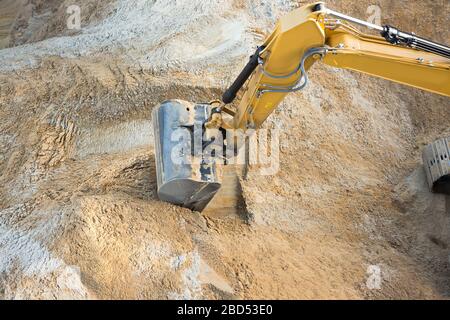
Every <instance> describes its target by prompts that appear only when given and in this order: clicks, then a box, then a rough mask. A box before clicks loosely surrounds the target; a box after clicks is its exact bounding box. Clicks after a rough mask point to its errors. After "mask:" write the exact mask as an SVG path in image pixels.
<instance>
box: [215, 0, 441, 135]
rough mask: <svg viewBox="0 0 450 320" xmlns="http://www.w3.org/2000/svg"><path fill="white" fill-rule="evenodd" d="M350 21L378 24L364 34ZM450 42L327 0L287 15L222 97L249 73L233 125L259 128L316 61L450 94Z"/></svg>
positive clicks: (226, 100)
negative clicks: (369, 19)
mask: <svg viewBox="0 0 450 320" xmlns="http://www.w3.org/2000/svg"><path fill="white" fill-rule="evenodd" d="M348 22H353V23H356V24H361V25H365V26H367V27H371V28H373V29H377V30H378V31H380V33H381V34H382V35H383V37H381V36H371V35H367V34H363V33H361V32H360V31H358V30H357V29H355V28H354V27H353V26H352V25H351V24H349V23H348ZM449 53H450V51H449V48H448V47H446V46H444V45H440V44H437V43H434V42H432V41H429V40H426V39H423V38H420V37H417V36H415V35H414V34H410V33H404V32H402V31H399V30H397V29H395V28H393V27H390V26H384V27H381V26H376V25H373V24H369V23H366V22H363V21H361V20H358V19H355V18H351V17H348V16H345V15H343V14H340V13H337V12H334V11H332V10H328V9H327V8H325V6H324V4H323V3H321V2H318V3H314V4H311V5H307V6H304V7H302V8H299V9H296V10H294V11H292V12H290V13H289V14H287V15H286V16H285V17H283V18H281V19H280V21H279V22H278V24H277V25H276V28H275V30H274V32H273V33H272V34H271V35H270V36H269V37H268V38H267V39H266V41H265V42H264V44H263V45H262V46H261V47H259V48H258V50H257V51H256V53H255V54H254V55H253V56H252V57H251V59H250V60H251V61H250V62H249V64H248V65H247V66H246V69H244V70H243V73H242V74H241V75H240V77H239V78H238V79H237V80H236V81H235V83H234V84H233V85H232V87H230V89H229V90H227V92H225V94H224V96H223V98H222V100H223V102H224V103H225V104H227V103H230V102H231V101H232V100H233V99H234V97H235V96H236V92H237V90H239V88H240V87H241V86H242V85H243V83H244V82H245V80H246V79H247V78H249V80H248V82H247V84H246V90H245V92H244V94H243V97H242V100H241V102H240V104H239V106H238V108H237V110H236V112H235V114H234V117H233V122H232V123H230V124H228V126H229V127H233V128H240V129H247V128H258V127H260V126H261V124H262V123H263V122H264V121H265V120H266V119H267V117H268V116H269V115H270V114H271V113H272V112H273V110H274V109H275V108H276V107H277V106H278V104H279V103H280V102H281V101H282V100H283V98H284V97H285V96H286V95H287V94H288V93H290V92H295V91H298V90H300V89H302V88H303V87H304V86H305V85H306V83H307V81H308V76H307V71H308V69H309V68H311V66H312V65H313V64H314V63H315V62H316V61H319V60H321V61H322V62H323V63H325V64H327V65H330V66H333V67H338V68H345V69H351V70H356V71H359V72H363V73H366V74H370V75H373V76H377V77H380V78H384V79H388V80H391V81H394V82H398V83H402V84H406V85H409V86H412V87H416V88H420V89H423V90H427V91H430V92H434V93H437V94H441V95H445V96H450V58H449V57H450V56H449Z"/></svg>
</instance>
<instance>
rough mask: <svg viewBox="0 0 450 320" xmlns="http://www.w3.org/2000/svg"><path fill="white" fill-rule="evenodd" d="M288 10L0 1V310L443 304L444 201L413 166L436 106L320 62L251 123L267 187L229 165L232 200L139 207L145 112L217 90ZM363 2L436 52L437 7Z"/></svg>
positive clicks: (146, 171) (226, 4)
mask: <svg viewBox="0 0 450 320" xmlns="http://www.w3.org/2000/svg"><path fill="white" fill-rule="evenodd" d="M303 3H304V1H302V2H301V3H297V2H294V1H285V0H276V1H271V2H267V1H256V2H255V1H246V0H242V1H200V0H198V1H196V0H195V1H192V0H189V1H188V0H182V1H172V2H168V1H145V0H137V1H133V2H131V1H125V0H117V1H113V0H107V1H106V0H105V1H90V0H89V1H83V5H82V6H81V12H82V29H81V30H79V31H73V30H66V28H65V19H66V8H67V5H69V1H37V0H36V1H24V2H23V3H19V2H15V5H16V6H15V7H14V6H11V1H8V0H0V8H6V7H8V8H13V9H11V10H8V11H6V10H5V11H4V10H1V11H0V23H2V22H3V21H5V20H8V23H7V25H8V27H7V28H6V27H5V28H2V29H0V41H3V44H4V46H5V47H7V48H5V49H2V50H0V60H1V61H2V63H1V65H0V298H5V299H11V298H55V299H63V298H77V299H78V298H79V299H85V298H160V299H166V298H194V299H195V298H432V297H433V298H443V297H448V295H449V293H450V281H449V280H450V278H449V263H450V261H449V252H448V245H449V243H450V242H449V241H450V215H449V208H450V200H449V199H448V198H446V197H444V196H441V195H433V194H430V193H429V192H428V189H427V186H426V180H425V176H424V172H423V170H422V167H421V158H420V153H421V149H422V147H423V146H424V145H425V144H426V143H428V142H430V141H432V140H434V139H436V138H438V137H440V136H445V135H449V134H450V128H449V127H448V119H449V118H450V102H449V100H448V98H444V97H439V96H437V95H433V94H429V93H425V92H421V91H419V90H414V89H410V88H405V87H403V86H400V85H395V84H391V83H389V82H386V81H383V80H379V79H374V78H371V77H368V76H364V75H360V74H357V73H353V72H349V71H342V70H335V69H331V68H328V67H324V66H319V65H318V66H316V67H314V69H313V70H312V71H311V83H310V85H309V86H308V87H307V88H306V89H305V91H303V92H302V93H299V94H295V95H291V96H289V97H288V98H287V99H286V101H285V102H284V103H283V104H282V105H281V106H280V108H279V109H278V110H277V112H276V113H275V114H274V115H273V116H271V117H270V119H269V121H268V122H267V124H266V127H268V128H269V127H276V128H280V129H282V138H283V139H282V141H283V143H282V148H281V154H280V158H281V165H280V171H279V172H278V173H277V174H276V175H273V176H261V175H259V174H258V172H259V171H258V170H257V168H252V167H250V168H248V170H246V172H245V174H244V175H243V176H242V177H241V179H240V180H239V179H237V178H236V175H233V174H232V173H230V177H231V179H232V183H233V184H235V185H236V187H239V190H241V191H242V195H240V194H239V192H237V193H236V194H233V195H232V197H234V198H233V199H231V200H230V201H231V202H226V203H225V202H221V201H217V202H216V203H215V204H214V207H213V208H212V209H211V208H210V210H209V211H207V212H205V213H204V214H200V213H195V212H194V213H193V212H190V211H189V210H186V209H183V208H179V207H175V206H172V205H169V204H166V203H162V202H160V201H158V199H157V197H156V175H155V165H154V160H153V153H154V151H153V137H152V128H151V121H150V114H151V110H152V108H153V106H154V105H155V104H156V103H158V102H159V101H162V100H165V99H169V98H181V99H185V100H191V101H207V100H211V99H213V98H217V97H219V96H220V93H221V92H222V90H223V89H224V87H225V86H226V84H227V83H229V82H230V81H231V79H232V78H233V77H234V76H235V75H236V74H237V73H238V72H239V70H240V69H241V68H242V66H243V65H244V64H245V62H246V59H247V58H246V57H247V56H248V54H249V53H251V52H252V51H253V49H254V47H255V46H256V45H257V44H259V43H260V42H261V41H262V39H263V38H264V34H265V33H266V32H269V31H270V30H271V28H272V27H273V25H274V23H275V21H276V19H277V18H278V17H279V16H280V15H281V14H283V13H284V12H287V11H289V10H291V9H293V8H295V7H297V6H299V5H301V4H303ZM378 3H379V5H380V7H381V8H382V19H383V21H382V22H383V23H390V24H393V25H397V26H398V27H400V28H403V29H406V30H410V31H415V32H416V33H418V34H421V35H426V36H428V37H431V38H433V39H434V40H436V41H441V42H447V43H448V42H450V41H449V33H448V30H447V29H445V28H442V27H439V26H445V25H448V16H449V13H450V8H449V4H448V2H447V1H444V0H442V1H388V0H383V1H379V2H378ZM70 4H72V3H70ZM371 4H372V3H371V2H370V1H360V2H357V3H356V2H354V1H329V2H328V5H329V6H330V7H333V8H335V9H336V10H340V11H343V12H345V13H348V14H351V15H354V16H357V17H361V18H364V17H366V15H367V7H368V6H369V5H371ZM5 12H6V13H7V14H6V13H5ZM180 13H183V14H180ZM5 16H7V17H6V18H5ZM2 26H3V24H2ZM6 29H8V30H9V31H8V32H6V31H5V30H6ZM6 42H7V45H6V44H5V43H6ZM238 171H240V170H238ZM230 190H231V189H230ZM230 194H231V193H230ZM236 197H238V198H239V199H236ZM230 203H233V206H232V207H230V206H229V204H230ZM218 212H219V213H220V214H217V213H218ZM374 266H375V267H377V268H379V270H380V272H381V278H382V281H381V286H380V288H379V289H374V290H372V289H370V288H369V287H370V286H369V287H368V286H367V281H368V279H369V277H370V274H368V271H369V272H370V270H373V267H374Z"/></svg>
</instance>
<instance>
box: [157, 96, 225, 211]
mask: <svg viewBox="0 0 450 320" xmlns="http://www.w3.org/2000/svg"><path fill="white" fill-rule="evenodd" d="M210 112H211V106H210V105H209V104H194V103H190V102H187V101H183V100H168V101H165V102H163V103H161V104H159V105H158V106H156V107H155V108H154V110H153V113H152V119H153V126H154V135H155V158H156V159H155V162H156V173H157V184H158V197H159V198H160V199H161V200H162V201H166V202H170V203H173V204H176V205H180V206H183V207H186V208H190V209H191V210H195V211H202V210H203V209H204V208H205V207H206V205H207V204H208V203H209V201H210V200H211V199H212V198H213V197H214V195H215V194H216V192H217V191H218V190H219V188H220V186H221V176H222V175H221V170H222V167H221V165H220V164H219V163H218V161H217V158H216V157H211V156H210V155H208V156H207V155H205V152H204V149H205V145H207V144H210V143H211V142H214V140H215V137H209V140H208V141H206V139H205V135H204V130H203V129H204V124H205V122H206V121H207V120H208V118H209V115H210ZM217 141H220V139H217Z"/></svg>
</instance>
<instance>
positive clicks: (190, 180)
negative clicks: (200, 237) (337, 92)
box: [153, 2, 450, 211]
mask: <svg viewBox="0 0 450 320" xmlns="http://www.w3.org/2000/svg"><path fill="white" fill-rule="evenodd" d="M355 24H356V25H360V26H364V27H368V28H371V29H373V30H374V31H378V32H379V34H380V36H373V35H368V34H364V33H361V32H360V31H359V30H358V29H356V28H355V27H353V25H355ZM318 61H322V62H323V63H325V64H327V65H329V66H332V67H337V68H344V69H349V70H355V71H359V72H362V73H366V74H369V75H372V76H376V77H380V78H384V79H388V80H391V81H394V82H397V83H401V84H405V85H409V86H412V87H416V88H420V89H423V90H427V91H430V92H434V93H437V94H441V95H445V96H450V48H448V47H447V46H445V45H441V44H438V43H435V42H433V41H430V40H427V39H424V38H421V37H418V36H416V35H415V34H412V33H406V32H402V31H400V30H398V29H396V28H394V27H391V26H377V25H374V24H371V23H368V22H365V21H361V20H359V19H355V18H352V17H349V16H346V15H344V14H341V13H338V12H335V11H332V10H329V9H327V8H326V7H325V5H324V4H323V3H322V2H317V3H313V4H311V5H307V6H304V7H301V8H299V9H296V10H294V11H292V12H290V13H289V14H287V15H286V16H284V17H283V18H281V19H280V20H279V22H278V23H277V25H276V27H275V30H274V31H273V33H272V34H271V35H270V36H269V37H268V38H267V39H266V41H265V42H264V43H263V44H262V45H261V46H260V47H258V49H257V50H256V52H255V53H254V54H253V55H252V56H251V57H250V61H249V62H248V63H247V65H246V66H245V67H244V69H243V70H242V72H241V73H240V74H239V76H238V77H237V78H236V80H235V81H234V82H233V84H232V85H231V86H230V87H229V88H228V90H226V92H225V93H224V94H223V96H222V101H215V102H214V103H210V104H198V103H197V104H195V103H190V102H187V101H182V100H169V101H165V102H163V103H161V104H160V105H158V106H157V107H156V108H155V109H154V111H153V122H154V129H155V155H156V167H157V168H156V169H157V170H156V171H157V177H158V195H159V197H160V199H161V200H164V201H168V202H171V203H174V204H178V205H181V206H184V207H187V208H191V209H193V210H197V211H201V210H203V208H204V207H205V206H206V205H207V204H208V202H209V201H210V200H211V199H212V198H213V196H214V195H215V193H216V192H217V191H218V190H219V188H220V186H221V164H219V163H218V162H219V161H216V160H215V159H217V156H219V159H220V158H225V162H226V161H227V158H228V157H229V156H230V155H231V156H233V154H235V152H234V150H232V151H233V152H231V153H229V150H225V149H226V145H227V146H228V142H231V140H227V139H228V138H225V137H224V136H225V134H224V132H225V131H227V130H228V131H230V130H229V129H243V130H247V129H257V128H259V127H260V126H261V125H262V124H263V123H264V121H265V120H266V119H267V117H268V116H269V115H270V114H271V113H272V112H273V111H274V110H275V109H276V108H277V106H278V105H279V104H280V102H281V101H282V100H283V99H284V97H285V96H286V95H287V94H289V93H291V92H296V91H299V90H301V89H303V88H304V87H305V86H306V85H307V83H308V70H309V69H310V68H311V67H312V66H313V64H314V63H316V62H318ZM243 87H245V90H244V93H243V96H242V99H241V101H240V103H239V105H238V106H237V108H235V109H234V108H230V107H229V106H228V104H230V103H231V102H233V100H234V99H235V97H236V95H237V93H238V91H239V90H240V89H241V88H243ZM225 113H227V114H228V115H231V117H229V116H228V117H226V116H224V114H225ZM238 131H239V130H238ZM218 142H219V148H216V149H214V151H213V152H211V148H210V147H211V145H214V144H215V145H216V147H217V144H218ZM241 143H242V140H241ZM445 148H447V147H445ZM441 149H442V148H441ZM447 149H448V150H449V155H448V156H450V145H449V146H448V148H447ZM447 149H446V150H447ZM207 154H209V155H212V154H214V155H215V156H216V157H209V156H207ZM439 156H440V157H443V154H442V153H439ZM211 158H213V160H211ZM442 159H444V158H442ZM433 161H434V160H433ZM433 161H431V165H434V163H433ZM436 161H437V162H439V161H440V160H436ZM448 167H449V169H450V165H449V166H448ZM441 171H442V170H441ZM436 176H439V175H436ZM433 179H434V178H433Z"/></svg>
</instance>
